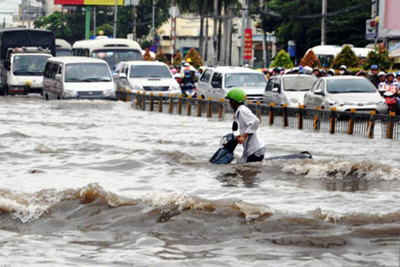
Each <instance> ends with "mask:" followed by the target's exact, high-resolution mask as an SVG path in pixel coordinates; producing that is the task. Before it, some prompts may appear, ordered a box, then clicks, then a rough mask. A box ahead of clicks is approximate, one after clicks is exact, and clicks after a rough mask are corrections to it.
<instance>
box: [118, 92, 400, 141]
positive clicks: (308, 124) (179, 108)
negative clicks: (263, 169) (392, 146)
mask: <svg viewBox="0 0 400 267" xmlns="http://www.w3.org/2000/svg"><path fill="white" fill-rule="evenodd" d="M117 99H118V100H121V101H132V102H133V105H134V106H135V107H136V108H137V109H141V110H148V111H155V112H164V113H165V112H167V113H170V114H181V115H187V116H198V117H207V118H217V119H219V120H224V119H225V115H226V113H232V112H233V111H232V110H231V108H230V107H229V105H228V104H227V102H226V101H225V99H220V100H219V101H215V100H212V99H207V100H206V99H201V98H191V97H187V98H186V97H182V96H179V97H176V96H174V95H166V94H158V95H155V94H153V93H150V94H148V93H140V92H137V93H133V92H124V91H118V92H117ZM247 106H248V107H249V108H250V109H251V110H252V111H253V113H254V114H256V116H257V117H258V118H259V119H260V121H262V122H267V124H268V125H276V126H281V127H290V128H296V129H299V130H310V131H315V132H327V133H331V134H335V133H340V134H348V135H357V136H366V137H368V138H374V137H375V128H377V127H375V126H376V124H380V129H381V134H380V137H381V138H387V139H396V140H399V139H400V116H395V114H394V113H391V114H389V115H384V114H376V112H375V111H371V112H370V113H369V114H368V113H360V112H356V110H352V111H351V112H339V111H336V110H335V108H332V109H331V110H324V109H320V108H317V109H307V108H304V107H303V106H299V107H298V108H289V107H287V106H286V105H283V106H275V104H274V103H270V105H265V104H261V103H259V102H258V103H252V102H251V101H249V102H248V103H247Z"/></svg>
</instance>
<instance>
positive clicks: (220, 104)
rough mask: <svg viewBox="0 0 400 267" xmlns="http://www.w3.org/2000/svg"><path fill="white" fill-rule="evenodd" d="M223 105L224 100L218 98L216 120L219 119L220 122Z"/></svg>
mask: <svg viewBox="0 0 400 267" xmlns="http://www.w3.org/2000/svg"><path fill="white" fill-rule="evenodd" d="M224 103H225V99H224V98H220V99H219V104H218V119H220V120H222V118H223V112H224V110H223V109H224Z"/></svg>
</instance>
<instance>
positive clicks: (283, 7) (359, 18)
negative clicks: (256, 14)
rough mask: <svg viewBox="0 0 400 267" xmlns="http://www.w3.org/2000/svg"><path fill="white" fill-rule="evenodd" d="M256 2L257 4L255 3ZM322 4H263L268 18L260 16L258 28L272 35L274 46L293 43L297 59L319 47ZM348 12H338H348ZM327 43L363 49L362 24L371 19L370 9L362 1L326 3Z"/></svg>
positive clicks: (275, 0)
mask: <svg viewBox="0 0 400 267" xmlns="http://www.w3.org/2000/svg"><path fill="white" fill-rule="evenodd" d="M257 2H258V1H257ZM321 4H322V3H321V0H307V1H304V0H291V1H281V0H270V1H267V2H265V5H266V10H267V11H268V13H267V14H262V15H261V17H260V19H261V21H260V27H261V28H263V29H264V30H266V31H267V32H273V31H275V34H276V38H277V43H278V45H280V46H281V47H286V46H287V43H288V41H289V40H294V41H295V43H296V52H297V56H298V58H301V57H302V56H303V55H304V53H305V52H306V51H307V49H308V48H310V47H313V46H316V45H319V44H320V43H321V17H320V14H321V8H322V7H321ZM354 6H360V7H359V8H357V9H350V10H351V12H341V11H343V10H346V9H347V8H350V7H354ZM328 13H329V14H334V15H331V16H328V17H327V21H326V23H327V28H326V41H327V43H328V44H335V45H342V44H344V43H347V44H353V45H354V46H355V47H363V46H365V45H366V44H367V41H366V40H365V20H366V19H369V18H370V16H371V6H370V3H368V1H365V0H348V1H343V0H329V1H328Z"/></svg>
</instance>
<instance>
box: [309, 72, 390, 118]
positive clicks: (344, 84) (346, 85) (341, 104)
mask: <svg viewBox="0 0 400 267" xmlns="http://www.w3.org/2000/svg"><path fill="white" fill-rule="evenodd" d="M304 105H305V107H306V108H316V107H321V108H323V109H331V108H332V107H336V110H337V111H350V110H351V109H356V110H357V111H361V112H369V111H371V110H375V111H376V112H377V113H387V112H388V108H387V106H386V103H385V99H384V98H383V97H382V96H381V95H380V94H379V92H378V91H377V90H376V88H375V86H374V85H373V84H372V83H371V82H370V81H369V80H368V79H366V78H364V77H357V76H333V77H323V78H320V79H319V81H318V82H316V83H315V84H314V86H313V87H312V88H311V90H310V91H309V92H307V93H306V94H305V96H304Z"/></svg>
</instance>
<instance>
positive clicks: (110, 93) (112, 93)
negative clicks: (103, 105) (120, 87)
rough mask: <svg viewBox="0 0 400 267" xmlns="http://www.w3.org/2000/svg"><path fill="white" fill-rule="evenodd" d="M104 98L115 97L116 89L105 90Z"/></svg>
mask: <svg viewBox="0 0 400 267" xmlns="http://www.w3.org/2000/svg"><path fill="white" fill-rule="evenodd" d="M103 96H104V97H115V90H114V88H112V89H108V90H104V91H103Z"/></svg>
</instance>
